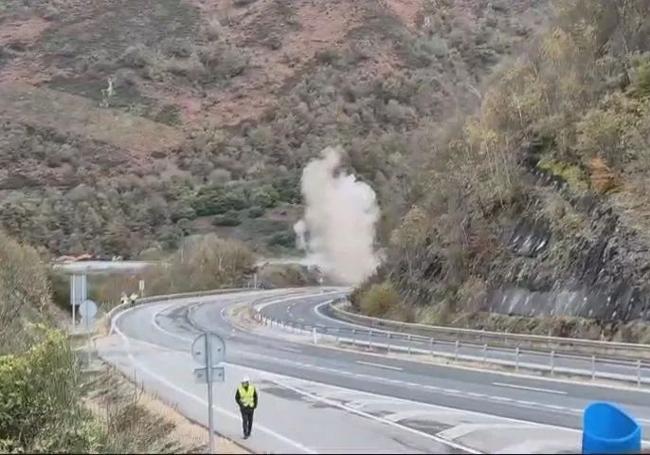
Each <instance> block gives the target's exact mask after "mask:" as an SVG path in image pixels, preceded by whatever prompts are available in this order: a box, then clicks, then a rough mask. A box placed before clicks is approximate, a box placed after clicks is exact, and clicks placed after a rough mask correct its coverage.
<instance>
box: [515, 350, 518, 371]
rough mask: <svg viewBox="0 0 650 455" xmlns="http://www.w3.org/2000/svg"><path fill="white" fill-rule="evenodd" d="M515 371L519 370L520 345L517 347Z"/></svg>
mask: <svg viewBox="0 0 650 455" xmlns="http://www.w3.org/2000/svg"><path fill="white" fill-rule="evenodd" d="M515 371H519V346H517V347H516V348H515Z"/></svg>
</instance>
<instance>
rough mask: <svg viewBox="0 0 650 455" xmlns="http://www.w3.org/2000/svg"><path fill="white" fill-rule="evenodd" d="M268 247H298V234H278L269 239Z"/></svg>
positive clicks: (290, 232) (288, 232)
mask: <svg viewBox="0 0 650 455" xmlns="http://www.w3.org/2000/svg"><path fill="white" fill-rule="evenodd" d="M267 245H268V246H270V247H273V246H281V247H284V248H293V247H295V245H296V234H295V233H294V232H293V231H284V232H276V233H275V234H273V235H272V236H271V237H270V238H269V240H268V242H267Z"/></svg>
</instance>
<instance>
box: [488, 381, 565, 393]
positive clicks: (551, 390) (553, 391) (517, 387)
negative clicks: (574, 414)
mask: <svg viewBox="0 0 650 455" xmlns="http://www.w3.org/2000/svg"><path fill="white" fill-rule="evenodd" d="M492 385H495V386H497V387H509V388H511V389H521V390H531V391H533V392H543V393H555V394H557V395H566V392H565V391H564V390H554V389H542V388H541V387H529V386H526V385H517V384H506V383H505V382H493V383H492Z"/></svg>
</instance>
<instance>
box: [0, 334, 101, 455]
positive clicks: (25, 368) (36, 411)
mask: <svg viewBox="0 0 650 455" xmlns="http://www.w3.org/2000/svg"><path fill="white" fill-rule="evenodd" d="M37 329H38V330H39V331H40V332H41V337H42V339H41V341H40V342H39V343H37V344H36V345H34V346H33V347H32V348H31V349H30V350H29V351H27V352H26V353H24V354H18V355H7V356H3V357H0V434H1V435H2V442H1V443H0V450H5V449H9V450H12V451H26V452H32V451H37V452H49V453H52V452H58V451H66V452H75V453H81V452H94V451H97V450H98V448H99V445H100V444H99V439H100V436H101V431H100V428H99V427H98V426H97V425H95V424H94V422H93V421H92V420H89V419H88V416H87V415H86V413H85V412H84V410H83V409H82V408H81V405H80V403H81V402H80V399H79V395H78V394H79V376H78V369H77V366H76V364H75V359H74V355H73V352H72V350H71V348H70V345H69V343H68V340H67V338H66V337H65V336H64V335H63V334H62V333H60V332H57V331H51V330H50V331H48V330H45V329H44V327H37Z"/></svg>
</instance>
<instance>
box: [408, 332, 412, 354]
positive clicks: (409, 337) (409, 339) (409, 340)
mask: <svg viewBox="0 0 650 455" xmlns="http://www.w3.org/2000/svg"><path fill="white" fill-rule="evenodd" d="M408 342H409V347H408V349H409V351H408V352H409V355H411V335H409V336H408Z"/></svg>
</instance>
